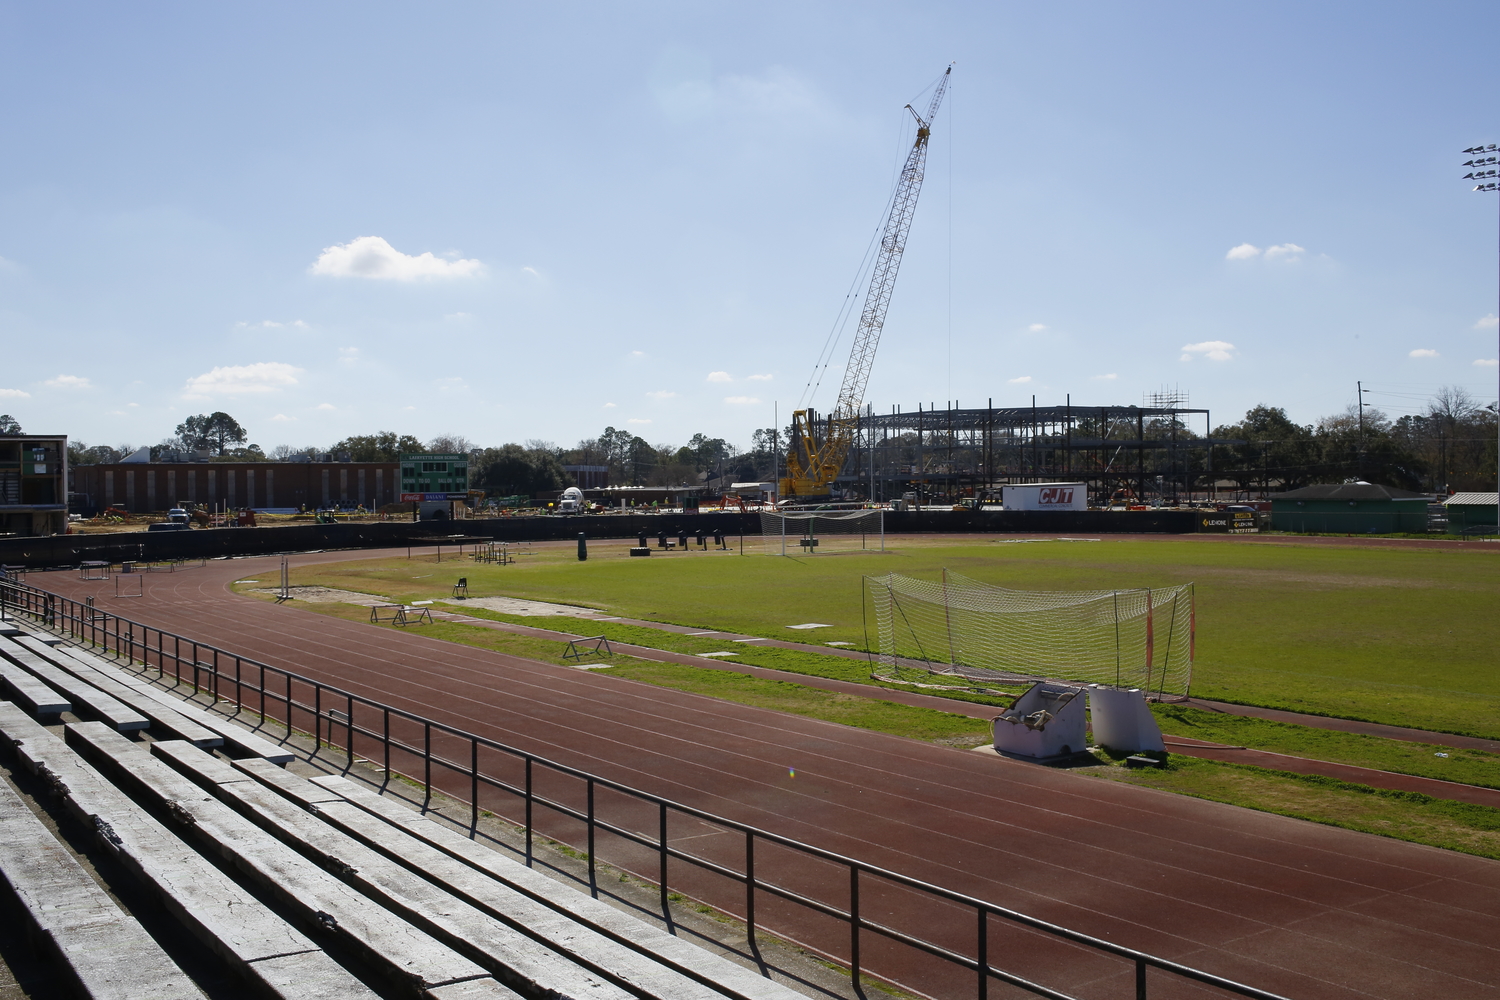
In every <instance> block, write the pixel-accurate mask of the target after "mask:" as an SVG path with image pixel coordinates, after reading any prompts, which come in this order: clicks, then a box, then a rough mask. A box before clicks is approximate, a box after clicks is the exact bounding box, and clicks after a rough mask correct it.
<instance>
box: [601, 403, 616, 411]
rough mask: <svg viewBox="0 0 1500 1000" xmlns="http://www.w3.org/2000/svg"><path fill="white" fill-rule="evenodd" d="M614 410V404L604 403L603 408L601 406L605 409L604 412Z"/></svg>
mask: <svg viewBox="0 0 1500 1000" xmlns="http://www.w3.org/2000/svg"><path fill="white" fill-rule="evenodd" d="M614 408H615V404H614V403H605V404H604V406H603V409H606V410H613V409H614Z"/></svg>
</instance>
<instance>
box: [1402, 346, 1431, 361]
mask: <svg viewBox="0 0 1500 1000" xmlns="http://www.w3.org/2000/svg"><path fill="white" fill-rule="evenodd" d="M1437 356H1438V352H1437V351H1434V350H1433V349H1432V348H1430V347H1419V348H1417V349H1416V350H1415V351H1412V352H1411V353H1409V354H1407V357H1408V358H1435V357H1437Z"/></svg>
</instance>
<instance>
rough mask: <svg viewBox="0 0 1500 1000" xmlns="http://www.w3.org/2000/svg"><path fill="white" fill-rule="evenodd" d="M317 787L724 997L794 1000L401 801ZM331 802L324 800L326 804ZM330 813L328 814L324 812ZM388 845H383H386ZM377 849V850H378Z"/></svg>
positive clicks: (338, 784)
mask: <svg viewBox="0 0 1500 1000" xmlns="http://www.w3.org/2000/svg"><path fill="white" fill-rule="evenodd" d="M311 783H312V784H314V785H317V786H319V787H320V788H321V789H325V790H327V791H330V792H334V793H335V794H337V795H339V796H340V797H342V798H344V799H346V800H347V801H348V802H349V803H350V804H352V805H356V806H358V807H359V808H361V809H363V810H364V811H365V812H367V813H369V814H371V816H372V817H378V818H379V819H380V820H382V821H383V822H385V823H388V824H390V825H391V826H395V827H397V828H399V829H400V830H402V831H403V832H405V833H407V834H409V835H411V836H412V837H415V838H417V839H418V840H421V841H423V842H425V843H427V844H430V845H431V846H433V847H435V848H437V849H438V850H440V851H442V852H443V853H444V854H446V855H448V856H449V857H452V858H454V859H456V860H458V861H461V862H463V863H464V864H466V865H468V866H469V867H471V868H473V869H475V870H476V871H479V872H483V873H484V874H486V875H488V876H489V877H490V878H492V879H494V880H496V881H498V882H501V883H504V884H505V885H506V886H508V887H510V888H511V889H514V890H515V891H516V892H518V893H521V894H522V895H524V896H526V897H528V898H529V899H532V900H534V901H536V902H537V903H540V904H541V905H543V906H546V907H548V908H550V909H552V910H555V911H557V912H558V913H561V914H563V915H564V916H566V917H567V918H568V919H570V920H574V921H577V922H578V923H579V924H581V925H582V926H584V927H587V928H589V929H591V930H593V931H596V932H598V933H599V934H601V935H603V936H605V937H608V938H610V939H612V940H614V941H617V942H619V943H620V944H623V945H625V946H626V947H628V948H631V949H633V950H635V951H637V952H640V953H642V954H645V955H647V956H650V957H651V958H653V959H654V960H656V961H658V962H661V963H662V964H663V965H666V966H668V967H670V968H673V969H677V970H679V971H682V972H684V973H687V974H688V975H692V976H694V977H695V978H697V979H699V980H700V981H702V980H705V979H706V980H708V981H710V982H714V983H718V984H720V985H721V986H722V988H723V989H724V992H726V993H728V994H729V995H731V996H735V997H740V998H744V1000H790V998H791V997H793V996H795V995H796V994H794V993H792V991H790V990H788V989H787V988H786V987H784V986H781V985H779V984H777V983H774V982H772V981H771V980H769V979H766V978H765V977H763V976H761V975H759V974H757V973H756V972H755V971H754V970H753V969H747V968H745V967H744V966H740V965H736V964H734V963H733V962H730V961H727V960H725V959H722V958H720V957H719V956H717V955H713V954H711V953H709V952H707V951H705V950H704V949H702V948H700V947H698V946H697V945H695V944H693V943H692V942H690V941H686V940H684V939H683V938H680V937H677V936H675V935H673V934H669V933H667V932H666V931H665V930H661V929H659V928H656V927H652V926H650V925H648V924H645V923H642V922H641V921H640V920H637V919H636V918H635V917H633V916H631V915H630V914H629V913H625V912H622V911H620V910H617V909H615V908H614V907H613V906H611V905H609V904H608V903H606V902H604V901H603V900H598V899H593V898H592V897H590V896H586V895H584V894H583V893H581V892H578V891H577V890H576V889H573V888H572V887H570V886H567V885H563V884H561V883H559V882H557V881H555V880H554V879H551V878H549V877H547V876H546V875H543V874H541V873H540V872H537V871H534V870H533V869H530V868H527V867H526V866H525V865H524V864H521V863H520V862H519V861H514V860H512V859H510V858H507V857H505V856H504V855H501V854H497V853H496V852H495V851H492V850H490V849H489V848H488V847H485V846H484V845H482V844H477V843H475V842H474V841H472V840H470V839H469V838H468V837H465V836H464V835H463V834H461V833H458V832H457V831H455V830H452V829H450V828H448V827H446V826H443V825H442V824H440V823H437V822H434V821H433V820H430V819H428V818H427V817H425V816H422V815H420V814H418V813H417V812H415V811H414V810H412V809H408V808H407V807H406V806H403V805H401V804H400V803H399V802H395V801H392V800H391V799H388V798H384V797H382V796H379V795H376V794H375V793H374V792H371V791H368V790H366V789H363V788H361V787H360V786H358V785H356V784H355V783H354V782H352V781H350V780H348V779H347V778H341V777H339V776H338V775H327V776H325V777H321V778H313V779H312V782H311ZM326 801H327V800H324V802H325V804H326ZM325 814H326V810H325ZM345 818H346V814H344V813H339V814H338V815H337V816H336V817H335V818H334V819H333V822H335V823H338V824H339V825H340V826H341V827H343V826H344V819H345ZM348 829H350V831H351V832H352V833H354V834H355V835H356V836H361V837H362V838H363V839H366V841H367V842H369V843H373V842H374V841H373V840H371V839H369V838H372V837H378V836H379V827H378V826H376V827H367V826H364V825H360V826H359V828H358V830H357V831H356V830H355V829H354V828H352V827H348ZM382 839H383V838H382ZM377 846H378V845H377Z"/></svg>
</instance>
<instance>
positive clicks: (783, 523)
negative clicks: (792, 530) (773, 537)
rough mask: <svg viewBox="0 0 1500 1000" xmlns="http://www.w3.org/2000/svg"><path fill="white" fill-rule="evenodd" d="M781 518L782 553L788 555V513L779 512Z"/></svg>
mask: <svg viewBox="0 0 1500 1000" xmlns="http://www.w3.org/2000/svg"><path fill="white" fill-rule="evenodd" d="M777 516H778V517H780V518H781V554H782V555H786V515H785V514H778V515H777Z"/></svg>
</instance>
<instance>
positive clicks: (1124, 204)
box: [0, 2, 1500, 450]
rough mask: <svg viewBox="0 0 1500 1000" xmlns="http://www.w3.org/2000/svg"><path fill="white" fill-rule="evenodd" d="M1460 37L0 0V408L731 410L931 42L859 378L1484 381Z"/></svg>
mask: <svg viewBox="0 0 1500 1000" xmlns="http://www.w3.org/2000/svg"><path fill="white" fill-rule="evenodd" d="M1497 29H1500V7H1497V8H1490V7H1487V6H1485V5H1475V4H1457V3H1426V4H1411V3H1407V4H1387V3H1375V2H1359V3H1331V2H1328V3H1315V4H1308V3H1301V2H1299V3H1274V2H1272V3H1258V4H1237V5H1235V4H1204V3H1130V4H1122V3H1117V2H1108V3H949V4H942V3H927V4H923V5H919V6H914V5H911V4H896V3H858V4H854V3H848V4H820V3H805V2H804V3H786V4H778V3H764V4H756V5H730V4H723V3H718V4H712V3H683V4H667V3H658V4H642V3H638V4H629V5H627V4H593V3H566V4H563V3H559V4H507V3H462V2H449V3H431V4H420V5H418V4H406V5H402V4H390V3H367V2H362V3H358V4H355V3H318V2H314V3H297V4H291V3H261V4H256V5H225V4H217V5H205V4H187V3H183V4H159V3H141V4H131V5H119V4H103V3H77V4H68V5H60V4H21V3H16V2H6V3H4V4H3V5H0V107H3V114H4V120H5V133H6V142H5V148H6V154H5V156H4V157H0V411H3V412H8V413H12V414H14V415H15V416H16V417H18V418H19V419H20V421H21V422H22V424H23V425H24V426H25V428H26V430H28V431H31V432H37V433H42V432H46V433H54V432H63V433H67V434H69V435H71V436H73V437H75V438H79V439H82V440H85V441H87V442H89V443H108V444H119V443H122V442H126V441H128V442H132V443H135V444H143V443H154V442H156V441H158V440H160V439H161V438H163V437H165V436H167V435H168V434H170V433H171V431H172V428H173V427H174V426H175V425H176V424H177V423H179V422H180V421H181V420H182V419H183V418H184V417H185V416H187V415H189V414H192V413H198V412H208V411H210V410H216V409H222V410H226V411H228V412H229V413H231V414H233V415H234V416H236V417H237V418H239V419H240V421H241V422H242V423H243V424H244V425H245V426H246V427H247V428H248V429H249V431H250V435H251V440H253V441H255V442H257V443H259V444H261V445H262V446H263V447H265V448H266V449H268V450H269V449H270V448H271V447H273V446H275V445H277V444H283V443H284V444H289V445H293V446H301V445H310V444H313V445H324V446H326V445H327V444H329V443H332V442H333V441H335V440H337V439H338V438H341V437H343V436H345V435H348V434H354V433H368V432H373V431H375V430H378V429H390V430H395V431H398V432H402V433H412V434H416V435H417V436H419V437H423V438H427V437H431V436H433V435H436V434H439V433H446V432H451V433H460V434H463V435H465V436H467V437H468V438H470V439H471V440H473V441H475V442H477V443H480V444H499V443H502V442H505V441H512V440H514V441H524V440H526V439H545V440H551V441H555V442H558V443H560V444H564V445H571V444H572V443H573V442H575V441H577V440H578V439H580V438H582V437H585V436H593V435H597V434H598V433H599V432H600V431H601V430H602V429H603V428H604V427H605V426H606V425H607V424H609V425H614V426H616V427H627V428H629V429H631V430H634V431H636V432H637V433H639V434H641V435H642V436H643V437H646V438H647V439H648V440H651V441H653V442H671V443H681V442H683V441H684V440H686V438H687V437H688V436H689V435H691V434H692V433H694V432H697V431H702V432H705V433H708V434H710V435H713V436H722V437H725V438H728V439H730V440H732V441H735V442H736V443H739V444H741V445H744V444H747V443H748V440H749V436H750V432H751V430H752V429H753V428H755V427H764V426H768V425H770V424H771V422H772V419H773V412H774V411H773V407H779V413H780V417H781V421H782V423H785V422H786V420H787V415H788V412H789V411H790V409H792V408H793V407H794V406H795V405H796V404H797V403H798V401H799V399H800V398H801V397H802V396H803V392H804V385H805V383H806V382H807V379H808V375H809V372H810V370H811V368H812V365H813V362H814V359H815V358H816V356H817V355H818V352H819V349H820V347H821V346H822V343H823V341H824V338H825V337H826V336H827V335H828V331H829V328H830V326H831V325H832V323H833V320H834V318H835V316H836V314H837V312H838V310H839V307H840V305H841V303H842V301H843V299H844V296H845V294H846V292H848V290H849V288H850V282H851V279H852V278H853V277H854V275H855V272H856V269H857V267H858V265H859V262H860V259H861V256H862V254H863V253H864V251H865V247H866V246H867V244H868V242H869V240H870V237H871V235H872V233H873V232H874V230H875V228H876V227H877V225H878V224H879V222H880V221H881V216H882V213H883V209H884V205H885V200H886V198H887V196H888V193H889V190H890V186H891V183H892V179H893V175H894V172H895V170H896V168H897V166H898V165H899V162H900V160H901V159H902V157H903V156H904V152H905V149H904V144H905V143H907V142H909V141H910V136H911V130H910V124H909V122H910V118H909V115H907V114H906V112H904V111H903V110H902V108H903V105H905V104H906V103H907V102H908V101H912V100H914V99H915V98H916V97H918V95H919V94H921V92H922V91H923V90H924V88H926V87H928V86H929V85H930V84H931V83H932V82H933V81H934V80H935V79H936V77H937V76H938V75H939V74H940V73H941V72H942V70H943V68H944V67H945V66H946V65H947V64H948V63H949V62H956V67H955V69H954V75H953V85H952V89H951V92H950V97H949V100H948V102H947V103H946V104H945V105H944V107H943V109H942V110H941V111H940V112H939V115H938V118H937V122H936V125H935V129H934V133H933V140H932V155H931V157H930V160H929V164H928V175H927V183H926V186H925V188H924V190H923V194H922V200H921V203H920V205H919V207H918V209H917V217H916V222H915V225H914V227H913V230H912V234H911V238H910V242H909V244H908V248H907V252H906V256H905V261H904V263H903V266H902V272H901V276H900V280H899V281H898V283H897V287H896V292H895V296H894V299H893V303H892V306H891V309H890V314H889V318H888V320H887V323H886V327H885V333H884V337H883V340H882V342H881V348H880V353H879V356H878V357H877V359H876V362H875V367H874V373H873V376H872V378H871V380H870V384H869V391H868V393H867V397H866V398H867V400H868V401H869V402H870V403H872V404H874V406H875V407H876V408H877V409H879V410H888V409H889V408H890V407H891V406H892V405H895V404H899V405H901V406H903V407H905V408H913V407H915V406H916V405H917V404H918V403H923V404H927V403H936V404H938V405H939V406H941V405H944V404H945V402H946V401H947V400H950V399H956V400H957V401H958V402H959V403H960V404H961V405H965V406H969V405H983V404H984V403H985V402H986V401H987V400H989V399H993V400H994V401H995V403H996V405H1001V404H1012V405H1013V404H1020V403H1029V402H1030V401H1031V397H1032V395H1033V394H1035V396H1036V398H1037V401H1038V402H1040V403H1061V402H1062V401H1063V400H1064V398H1065V397H1066V396H1067V395H1069V394H1071V396H1072V399H1073V400H1074V401H1075V402H1081V403H1109V404H1130V403H1139V402H1140V401H1141V399H1142V394H1143V393H1146V392H1150V391H1154V390H1157V389H1159V388H1161V387H1162V386H1164V385H1166V386H1175V387H1179V388H1181V389H1182V390H1185V391H1187V392H1189V393H1190V394H1191V401H1192V404H1193V405H1195V406H1201V407H1208V408H1210V409H1212V411H1213V416H1214V420H1215V422H1216V423H1217V422H1220V421H1228V420H1231V419H1234V418H1236V417H1237V416H1238V415H1239V414H1241V413H1243V412H1244V410H1245V409H1247V408H1248V407H1250V406H1253V405H1255V404H1257V403H1261V402H1265V403H1271V404H1274V405H1281V406H1284V407H1286V408H1287V410H1288V411H1289V412H1290V414H1291V415H1292V416H1293V417H1294V418H1295V419H1297V420H1299V421H1303V422H1310V421H1312V420H1314V419H1316V418H1317V417H1318V416H1320V415H1323V414H1328V413H1333V412H1336V411H1339V410H1342V409H1343V408H1344V407H1345V406H1347V405H1348V404H1349V403H1351V402H1353V401H1354V398H1355V382H1356V380H1361V379H1362V380H1364V382H1365V384H1366V386H1372V387H1374V388H1375V389H1376V390H1377V394H1376V395H1372V396H1371V397H1370V400H1371V401H1372V402H1374V403H1375V404H1377V405H1383V406H1385V407H1386V408H1387V409H1388V410H1389V411H1390V412H1391V413H1392V414H1393V415H1395V414H1399V413H1401V412H1407V411H1409V410H1411V409H1414V408H1418V407H1419V406H1420V405H1421V397H1423V396H1424V395H1425V394H1427V393H1428V392H1430V391H1431V390H1432V389H1435V388H1436V387H1437V386H1438V385H1440V384H1458V385H1464V386H1467V387H1469V388H1470V389H1471V391H1473V392H1474V393H1475V395H1476V396H1479V397H1481V398H1482V399H1483V400H1485V401H1486V402H1488V401H1491V400H1493V399H1494V398H1495V395H1496V390H1495V388H1494V387H1495V379H1496V373H1497V368H1496V365H1495V360H1494V359H1495V358H1496V356H1497V350H1496V333H1497V328H1496V326H1495V319H1494V317H1495V313H1496V269H1497V261H1496V245H1497V234H1496V212H1497V205H1496V201H1495V199H1496V195H1493V194H1475V193H1472V192H1471V191H1470V190H1469V187H1470V185H1469V184H1468V183H1466V182H1464V181H1463V180H1461V175H1462V174H1463V173H1465V172H1466V171H1465V170H1464V169H1463V168H1461V167H1460V166H1459V165H1460V163H1461V162H1462V161H1463V160H1464V159H1466V157H1464V156H1463V155H1461V153H1460V151H1461V150H1462V149H1463V148H1465V147H1467V146H1470V145H1472V144H1474V143H1481V142H1486V143H1487V142H1496V141H1500V123H1497V122H1496V120H1495V119H1496V115H1495V104H1494V100H1493V90H1494V88H1493V84H1492V81H1491V79H1490V75H1489V73H1490V71H1489V69H1488V68H1487V67H1488V66H1489V64H1490V60H1491V58H1492V53H1491V51H1490V49H1491V48H1492V43H1493V39H1494V38H1495V37H1496V35H1497ZM1237 248H1238V249H1237ZM862 292H863V289H862V288H861V289H858V290H857V291H856V293H855V294H856V296H859V295H862ZM847 344H848V331H846V332H845V337H844V340H843V341H842V345H843V346H842V347H841V348H840V349H838V350H836V351H835V355H836V357H837V358H838V360H839V363H841V362H842V359H843V357H844V356H845V353H846V350H847ZM1475 362H1483V363H1480V364H1476V363H1475ZM837 381H838V373H837V372H836V371H835V372H832V373H830V374H829V375H828V376H826V377H825V379H824V382H823V385H822V388H821V390H820V392H819V394H818V396H817V398H816V399H815V403H816V404H817V405H819V406H820V408H826V407H828V406H829V405H830V404H831V402H832V397H833V395H834V393H835V391H836V389H837Z"/></svg>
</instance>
